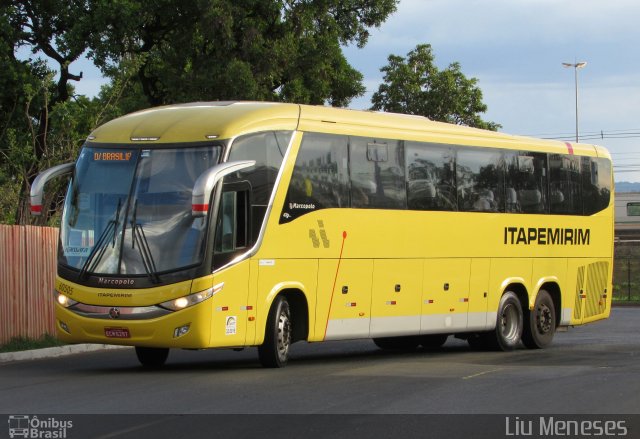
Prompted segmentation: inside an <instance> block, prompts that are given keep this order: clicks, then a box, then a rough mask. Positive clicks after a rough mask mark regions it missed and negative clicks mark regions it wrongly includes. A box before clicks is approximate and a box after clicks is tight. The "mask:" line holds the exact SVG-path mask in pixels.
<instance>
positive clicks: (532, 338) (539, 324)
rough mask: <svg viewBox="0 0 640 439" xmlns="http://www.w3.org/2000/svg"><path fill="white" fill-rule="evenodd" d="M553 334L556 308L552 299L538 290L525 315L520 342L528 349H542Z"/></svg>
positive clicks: (548, 342)
mask: <svg viewBox="0 0 640 439" xmlns="http://www.w3.org/2000/svg"><path fill="white" fill-rule="evenodd" d="M555 332H556V308H555V305H554V304H553V299H552V298H551V295H550V294H549V293H548V292H547V291H545V290H540V291H539V292H538V296H537V297H536V303H535V305H534V307H533V309H532V310H531V312H528V313H526V314H525V318H524V333H523V334H522V342H523V343H524V345H525V346H526V347H528V348H529V349H542V348H544V347H546V346H548V345H549V344H550V343H551V341H552V340H553V336H554V335H555Z"/></svg>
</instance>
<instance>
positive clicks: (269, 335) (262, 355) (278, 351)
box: [258, 296, 292, 367]
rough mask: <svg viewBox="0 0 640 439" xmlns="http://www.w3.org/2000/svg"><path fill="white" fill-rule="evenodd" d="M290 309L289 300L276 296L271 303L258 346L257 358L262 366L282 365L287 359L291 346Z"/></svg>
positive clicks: (284, 364)
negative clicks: (265, 325) (261, 340)
mask: <svg viewBox="0 0 640 439" xmlns="http://www.w3.org/2000/svg"><path fill="white" fill-rule="evenodd" d="M291 333H292V327H291V311H290V309H289V302H288V301H287V299H286V298H285V297H283V296H278V297H276V299H275V300H274V302H273V305H271V310H270V311H269V317H268V318H267V327H266V332H265V335H264V343H262V345H260V346H258V358H259V359H260V364H262V366H264V367H284V366H286V365H287V361H289V349H290V348H291V340H292V337H291Z"/></svg>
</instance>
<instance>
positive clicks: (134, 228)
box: [131, 200, 160, 284]
mask: <svg viewBox="0 0 640 439" xmlns="http://www.w3.org/2000/svg"><path fill="white" fill-rule="evenodd" d="M137 215H138V200H136V203H135V205H134V207H133V217H132V218H131V235H132V236H131V248H136V243H137V244H138V252H139V253H140V258H141V259H142V265H143V266H144V270H145V271H146V272H147V275H148V276H149V279H151V282H152V283H156V284H157V283H160V276H158V269H157V268H156V263H155V261H154V260H153V255H152V254H151V249H150V248H149V241H148V240H147V237H146V235H145V234H144V229H143V228H142V224H140V223H138V222H137Z"/></svg>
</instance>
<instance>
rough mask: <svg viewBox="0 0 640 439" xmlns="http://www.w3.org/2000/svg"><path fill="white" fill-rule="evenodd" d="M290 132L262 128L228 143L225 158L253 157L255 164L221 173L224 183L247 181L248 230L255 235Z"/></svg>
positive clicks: (254, 236)
mask: <svg viewBox="0 0 640 439" xmlns="http://www.w3.org/2000/svg"><path fill="white" fill-rule="evenodd" d="M290 138H291V133H289V132H281V133H275V132H271V131H270V132H265V133H257V134H249V135H246V136H242V137H239V138H237V139H236V140H235V141H234V142H233V144H232V145H231V152H230V153H229V161H235V160H255V161H256V165H255V166H252V167H251V168H248V169H244V170H242V171H240V172H237V173H235V174H233V175H229V176H227V177H225V179H224V181H225V183H237V182H243V181H247V182H249V184H250V185H251V219H252V224H251V234H250V236H251V237H252V240H253V241H255V239H257V237H258V234H259V233H260V228H261V226H262V222H263V220H264V216H265V214H266V211H267V205H268V204H269V198H270V197H271V192H272V191H273V186H274V185H275V181H276V178H277V176H278V171H279V170H280V165H281V164H282V159H283V157H284V153H285V151H286V149H287V146H288V143H289V139H290Z"/></svg>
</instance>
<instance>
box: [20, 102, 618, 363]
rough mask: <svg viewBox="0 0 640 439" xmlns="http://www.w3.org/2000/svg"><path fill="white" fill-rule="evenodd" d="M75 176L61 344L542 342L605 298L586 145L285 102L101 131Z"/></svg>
mask: <svg viewBox="0 0 640 439" xmlns="http://www.w3.org/2000/svg"><path fill="white" fill-rule="evenodd" d="M69 173H71V174H72V176H71V180H70V184H69V188H68V193H67V196H66V200H65V205H64V211H63V214H62V219H61V227H60V244H59V251H58V256H59V261H58V275H57V281H56V291H55V296H56V298H55V300H56V302H57V305H56V319H57V332H58V336H59V337H60V339H62V340H64V341H66V342H71V343H76V342H88V343H107V344H118V345H129V346H135V348H136V353H137V356H138V359H139V361H140V362H141V363H142V365H143V366H147V367H158V366H161V365H162V364H164V362H165V361H166V359H167V355H168V353H169V349H170V348H185V349H205V348H234V349H240V348H243V347H249V346H257V347H258V354H259V355H258V356H259V359H260V362H261V363H262V364H263V365H264V366H266V367H282V366H284V365H285V364H286V363H287V360H288V358H289V352H290V347H291V345H292V344H293V343H294V342H296V341H303V340H306V341H308V342H320V341H325V340H341V339H359V338H371V339H373V341H374V342H375V343H376V344H377V345H378V346H379V347H381V348H383V349H415V348H417V347H418V346H420V345H421V346H423V347H437V346H440V345H442V344H443V343H445V341H446V340H447V337H448V336H451V335H454V336H456V337H458V338H461V339H466V340H468V342H469V344H470V345H471V346H472V347H490V348H495V349H498V350H511V349H514V348H516V347H518V346H520V345H521V344H523V345H524V346H526V347H528V348H543V347H545V346H546V345H548V344H549V343H550V342H551V340H552V338H553V336H554V333H555V332H556V330H557V329H558V328H566V327H569V326H574V325H581V324H583V323H588V322H592V321H595V320H599V319H604V318H607V317H608V316H609V313H610V307H611V297H612V295H611V288H612V287H611V285H612V262H613V260H612V257H613V230H614V226H613V216H614V215H613V193H612V189H613V183H612V181H613V178H612V167H611V159H610V155H609V154H608V152H607V151H606V150H605V149H603V148H601V147H598V146H593V145H585V144H571V143H563V142H555V141H546V140H537V139H532V138H527V137H516V136H510V135H506V134H501V133H496V132H490V131H483V130H479V129H472V128H468V127H461V126H457V125H450V124H444V123H438V122H433V121H430V120H428V119H426V118H423V117H416V116H407V115H398V114H385V113H376V112H368V111H353V110H345V109H335V108H326V107H318V106H305V105H296V104H283V103H257V102H254V103H251V102H215V103H191V104H182V105H173V106H166V107H160V108H154V109H150V110H146V111H140V112H137V113H133V114H130V115H127V116H124V117H121V118H119V119H116V120H113V121H111V122H108V123H106V124H105V125H103V126H101V127H99V128H97V129H96V130H95V131H94V132H92V133H91V135H90V136H89V137H88V138H87V140H86V143H85V144H84V147H83V148H82V151H81V153H80V156H79V158H78V160H77V162H76V163H75V164H73V163H72V164H65V165H60V166H57V167H55V168H52V169H49V170H47V171H45V172H43V173H42V174H40V175H39V176H38V178H37V179H36V181H34V184H33V188H32V194H31V195H32V210H33V212H34V213H36V214H37V213H39V212H41V210H42V206H41V200H42V191H43V187H44V184H45V183H46V181H48V180H49V179H51V178H53V177H56V176H59V175H63V174H69Z"/></svg>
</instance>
